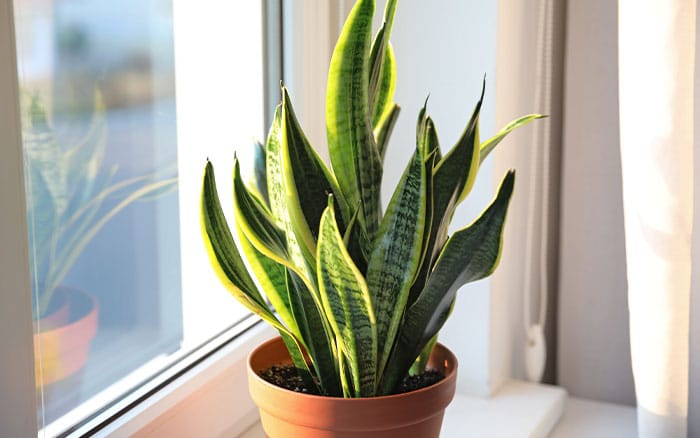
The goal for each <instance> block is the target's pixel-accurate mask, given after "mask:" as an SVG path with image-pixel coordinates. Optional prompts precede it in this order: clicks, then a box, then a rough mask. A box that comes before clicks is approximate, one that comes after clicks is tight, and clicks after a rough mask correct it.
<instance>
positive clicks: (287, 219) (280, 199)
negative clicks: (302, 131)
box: [265, 104, 316, 288]
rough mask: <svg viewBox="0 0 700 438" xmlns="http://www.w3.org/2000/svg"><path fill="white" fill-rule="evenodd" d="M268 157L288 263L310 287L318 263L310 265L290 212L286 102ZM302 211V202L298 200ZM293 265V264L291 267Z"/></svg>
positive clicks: (272, 201) (275, 211)
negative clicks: (284, 127) (284, 119)
mask: <svg viewBox="0 0 700 438" xmlns="http://www.w3.org/2000/svg"><path fill="white" fill-rule="evenodd" d="M265 153H266V154H265V157H266V164H267V190H268V195H269V198H270V211H271V213H272V215H271V219H272V220H273V221H274V222H275V224H276V225H277V226H278V227H279V228H280V229H281V230H282V231H283V232H284V235H285V238H286V241H287V255H288V263H289V265H291V266H293V269H294V270H295V272H297V273H298V274H299V275H300V276H301V277H302V278H303V279H305V282H306V283H307V284H308V285H310V287H312V288H315V286H314V285H313V284H312V283H314V282H312V281H311V280H312V279H314V278H315V275H314V274H313V270H314V269H316V268H315V263H312V264H311V265H312V266H310V264H309V262H308V254H306V255H305V254H304V252H303V250H302V246H301V244H300V243H299V240H298V238H297V236H296V233H295V231H294V226H293V224H292V215H291V213H290V211H289V202H288V196H289V193H288V192H287V179H288V178H287V175H286V174H287V173H288V172H287V169H285V167H284V162H283V153H284V151H283V147H282V104H279V105H278V106H277V108H276V109H275V117H274V120H273V122H272V126H271V127H270V132H269V134H268V136H267V143H266V145H265ZM294 204H295V206H296V208H297V214H298V215H299V214H301V215H303V213H299V208H298V202H295V203H294ZM291 266H290V267H291Z"/></svg>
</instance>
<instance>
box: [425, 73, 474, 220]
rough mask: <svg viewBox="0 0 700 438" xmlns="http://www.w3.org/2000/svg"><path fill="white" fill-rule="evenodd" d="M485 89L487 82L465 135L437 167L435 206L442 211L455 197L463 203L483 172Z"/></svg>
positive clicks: (463, 134)
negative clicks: (481, 139) (481, 142)
mask: <svg viewBox="0 0 700 438" xmlns="http://www.w3.org/2000/svg"><path fill="white" fill-rule="evenodd" d="M485 90H486V82H485V81H484V83H483V85H482V88H481V97H480V98H479V101H478V102H477V104H476V108H474V112H473V113H472V116H471V119H470V120H469V123H468V124H467V127H466V128H465V129H464V132H463V133H462V136H461V137H460V139H459V141H457V144H456V145H455V146H454V147H453V148H452V149H451V150H450V151H449V152H448V153H447V155H445V156H444V157H443V158H442V160H440V162H439V163H438V165H437V167H436V168H435V190H436V192H435V204H436V209H437V211H438V212H440V211H441V210H442V208H444V206H445V205H447V203H448V200H449V199H450V198H452V196H453V194H455V193H456V194H457V203H459V202H461V201H462V200H463V199H464V198H465V197H466V196H467V194H469V192H470V191H471V188H472V187H473V186H474V181H475V180H476V174H477V171H478V169H479V153H480V151H479V114H480V112H481V104H482V102H483V100H484V91H485Z"/></svg>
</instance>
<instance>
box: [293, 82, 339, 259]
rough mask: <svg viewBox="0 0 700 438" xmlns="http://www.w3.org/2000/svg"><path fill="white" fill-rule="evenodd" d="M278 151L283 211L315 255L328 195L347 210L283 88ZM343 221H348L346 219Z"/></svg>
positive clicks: (333, 178)
mask: <svg viewBox="0 0 700 438" xmlns="http://www.w3.org/2000/svg"><path fill="white" fill-rule="evenodd" d="M280 139H281V144H280V146H281V149H282V171H283V174H284V187H285V188H286V193H287V197H286V201H287V202H286V208H287V210H288V211H289V215H290V219H291V222H292V225H293V227H294V232H295V234H296V236H297V238H298V239H300V243H302V242H303V244H304V245H305V247H306V248H305V249H306V251H307V252H308V253H309V254H312V255H313V254H315V253H316V239H317V238H318V227H319V223H320V222H321V215H322V214H323V211H324V210H325V209H326V204H327V202H328V195H329V194H331V193H332V194H333V195H334V199H335V200H336V201H335V202H336V207H337V208H338V211H339V212H340V213H341V214H340V216H341V229H344V226H342V224H343V223H344V222H343V214H345V215H347V214H348V208H347V207H346V204H345V202H344V201H343V195H342V193H341V192H340V189H339V188H338V184H337V182H336V181H335V177H334V176H333V175H332V174H331V173H330V172H329V170H328V169H327V168H326V165H325V164H324V163H323V161H322V160H321V158H320V157H319V156H318V154H317V153H316V151H315V150H314V149H313V148H312V147H311V145H310V144H309V141H308V140H307V138H306V135H304V132H303V131H302V129H301V126H300V125H299V121H298V120H297V118H296V115H295V113H294V108H293V107H292V102H291V99H290V98H289V93H288V92H287V89H286V88H285V87H282V120H281V135H280ZM345 221H347V216H346V219H345Z"/></svg>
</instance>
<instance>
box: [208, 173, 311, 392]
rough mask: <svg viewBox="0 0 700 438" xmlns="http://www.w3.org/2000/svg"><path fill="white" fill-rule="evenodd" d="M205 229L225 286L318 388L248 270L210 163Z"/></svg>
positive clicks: (212, 258) (294, 342)
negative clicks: (277, 337) (281, 341)
mask: <svg viewBox="0 0 700 438" xmlns="http://www.w3.org/2000/svg"><path fill="white" fill-rule="evenodd" d="M201 226H202V236H203V240H204V244H205V246H206V249H207V254H208V255H209V261H210V262H211V265H212V268H213V269H214V272H215V273H216V274H217V276H218V277H219V280H220V281H221V283H222V284H223V285H224V286H225V287H226V289H227V290H228V291H229V292H230V293H231V295H233V296H234V298H236V300H238V302H240V303H241V304H243V305H244V306H245V307H246V308H248V310H250V311H251V312H253V313H255V314H256V315H258V316H260V317H261V318H262V319H263V320H264V321H266V322H267V323H269V324H270V325H272V326H273V327H275V328H276V329H277V330H278V331H279V333H280V335H281V336H282V338H283V339H284V342H285V345H287V348H288V349H289V354H290V356H291V358H292V361H293V362H294V365H295V366H296V367H297V368H298V369H299V370H300V374H301V377H302V378H303V379H304V380H305V382H306V384H307V385H309V388H314V387H315V383H314V381H313V379H312V378H311V373H310V370H309V368H308V365H307V364H306V361H305V360H304V353H303V349H302V346H301V343H300V342H299V340H298V339H297V338H296V337H295V336H294V335H293V334H292V333H291V332H290V331H289V330H288V329H287V328H286V327H285V326H284V325H283V324H282V323H280V322H279V320H278V319H277V317H275V315H274V314H273V313H272V311H271V310H270V308H269V307H268V306H267V303H265V301H264V299H263V297H262V296H261V295H260V292H259V291H258V289H257V287H256V286H255V283H254V282H253V279H252V278H251V277H250V274H248V271H247V270H246V267H245V264H244V262H243V259H241V256H240V254H239V252H238V248H237V247H236V243H235V241H234V240H233V236H232V235H231V230H230V229H229V227H228V224H227V222H226V217H225V216H224V212H223V210H222V209H221V204H220V202H219V195H218V193H217V190H216V180H215V178H214V168H213V166H212V165H211V163H210V162H207V165H206V168H205V173H204V182H203V185H202V196H201Z"/></svg>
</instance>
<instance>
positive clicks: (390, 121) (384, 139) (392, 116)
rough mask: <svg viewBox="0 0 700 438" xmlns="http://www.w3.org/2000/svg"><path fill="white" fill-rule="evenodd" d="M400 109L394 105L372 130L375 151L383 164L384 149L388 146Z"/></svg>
mask: <svg viewBox="0 0 700 438" xmlns="http://www.w3.org/2000/svg"><path fill="white" fill-rule="evenodd" d="M400 112H401V108H400V107H399V106H398V105H396V104H394V105H393V106H392V107H391V109H390V110H389V111H387V112H386V114H385V115H384V117H382V119H381V120H380V121H379V124H378V125H377V126H376V127H375V129H374V138H376V139H377V150H378V151H379V156H380V157H381V160H382V162H384V156H385V155H386V148H387V146H388V145H389V137H390V136H391V133H392V131H393V130H394V125H395V124H396V121H397V120H398V118H399V113H400Z"/></svg>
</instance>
